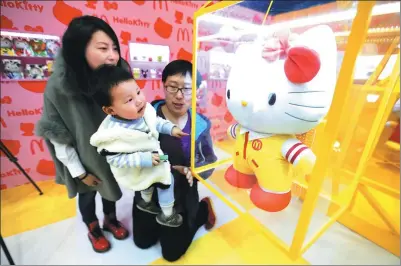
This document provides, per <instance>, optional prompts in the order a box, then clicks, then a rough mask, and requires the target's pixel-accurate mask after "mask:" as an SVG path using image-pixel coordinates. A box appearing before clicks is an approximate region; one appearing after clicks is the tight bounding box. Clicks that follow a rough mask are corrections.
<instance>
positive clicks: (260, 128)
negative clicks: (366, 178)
mask: <svg viewBox="0 0 401 266" xmlns="http://www.w3.org/2000/svg"><path fill="white" fill-rule="evenodd" d="M300 2H306V1H288V2H285V4H283V3H284V2H281V1H275V2H274V3H273V4H272V5H271V8H270V14H269V16H267V17H266V19H265V13H266V11H267V10H268V8H269V6H270V2H269V1H243V2H242V3H240V4H236V5H232V6H230V7H227V8H224V9H222V10H218V11H216V12H213V13H209V14H206V15H203V16H201V17H199V18H198V21H197V23H198V32H197V36H198V42H199V45H198V50H197V58H196V60H197V66H198V71H199V72H200V75H201V76H202V80H203V82H204V88H203V89H199V90H198V102H197V103H198V105H197V111H198V112H199V113H201V114H203V115H204V116H205V117H206V118H208V119H209V120H210V121H211V125H210V132H211V136H212V142H213V148H214V151H215V153H216V155H217V157H218V161H221V160H223V159H226V158H230V157H232V158H233V160H234V161H235V162H234V164H235V168H233V167H232V166H231V164H232V163H227V164H223V165H219V166H218V167H216V168H215V170H214V172H213V173H212V174H211V172H210V171H209V172H208V173H206V172H204V173H202V176H203V177H205V178H206V177H208V179H207V182H208V183H209V184H211V185H212V186H214V187H215V188H216V189H217V190H218V191H220V192H221V193H222V194H223V195H224V196H225V197H226V198H227V199H228V200H230V201H231V202H233V203H234V204H235V205H237V206H239V207H240V208H241V209H242V210H244V211H246V212H249V213H251V214H252V215H253V216H254V217H255V218H256V219H257V220H258V221H259V222H260V223H261V224H263V225H264V226H265V227H266V228H267V229H269V230H270V231H272V232H273V233H274V234H275V235H276V236H277V237H278V238H279V239H281V240H283V241H284V242H285V243H286V244H287V245H290V244H291V242H292V239H293V237H294V232H295V228H296V225H297V221H298V219H299V215H300V212H301V210H302V206H303V198H304V196H305V194H306V187H307V182H306V181H305V176H304V175H303V174H300V173H302V172H303V171H301V170H302V169H303V170H305V169H307V168H308V163H307V162H308V160H309V159H308V158H309V157H308V154H311V153H309V152H305V151H308V149H307V148H305V149H302V150H300V147H304V146H302V144H300V145H299V146H294V144H295V143H296V139H298V140H299V141H300V142H302V143H303V144H304V145H306V146H309V148H310V149H311V150H312V152H316V148H317V147H315V146H314V144H315V143H316V139H318V138H324V137H325V136H324V134H323V132H324V126H325V122H326V121H325V120H324V117H325V115H326V114H327V111H328V110H329V108H330V104H331V100H332V96H333V93H334V89H335V82H336V80H337V76H338V73H339V71H340V69H341V65H342V58H343V56H344V51H345V48H346V45H347V36H348V35H349V31H350V30H351V26H352V23H353V19H354V17H355V15H356V5H357V2H353V1H345V2H341V1H339V2H331V1H329V2H330V3H328V1H321V2H319V1H317V2H315V3H318V5H316V4H315V6H307V7H305V6H302V3H301V4H300ZM322 2H325V3H322ZM303 4H306V3H303ZM386 4H387V5H388V4H389V3H387V2H381V3H378V4H377V6H376V7H375V10H374V16H373V19H372V25H373V23H378V22H375V21H376V20H378V19H379V18H382V19H383V18H385V17H386V16H390V14H394V13H397V12H398V13H399V11H397V10H395V11H394V6H391V7H390V8H389V7H388V6H385V5H386ZM390 4H393V3H392V2H391V3H390ZM398 10H399V7H398ZM384 20H386V19H384ZM381 21H382V20H381ZM397 21H398V20H397ZM386 22H388V20H387V21H386ZM397 25H398V24H397ZM393 26H394V27H395V26H396V24H394V25H393ZM376 27H379V28H381V27H383V26H381V24H380V23H378V24H377V26H376ZM393 29H395V28H393ZM326 30H328V31H327V32H328V33H327V35H325V34H326ZM393 31H394V32H395V30H393ZM397 31H398V30H397ZM317 32H319V34H317ZM372 36H381V35H380V34H379V33H378V31H374V30H373V31H372ZM379 39H380V38H379ZM384 39H386V38H384ZM330 40H332V42H330ZM368 40H369V39H368ZM368 42H369V41H368ZM322 44H323V45H322ZM320 45H321V46H323V48H319V47H320ZM331 45H333V47H335V48H334V49H330V47H331ZM296 47H298V48H299V47H304V48H305V47H306V48H305V50H303V48H299V49H292V48H296ZM312 47H313V48H312ZM375 49H376V48H373V46H369V45H367V46H366V47H365V48H364V51H363V53H362V54H361V56H360V57H359V58H358V60H362V61H361V63H359V61H358V63H357V67H356V68H357V69H356V71H355V82H354V84H353V85H352V86H351V88H349V89H350V90H352V92H351V94H352V96H351V97H350V100H349V101H348V102H347V104H346V105H345V106H344V113H343V114H344V115H343V117H342V120H341V130H340V134H339V135H338V140H337V143H336V145H335V147H333V150H332V152H331V155H330V156H331V158H332V160H331V161H330V165H329V166H328V169H327V176H326V177H325V182H324V185H323V188H322V190H321V193H320V196H319V201H318V204H317V207H316V209H315V211H314V214H313V217H312V222H311V226H310V227H309V231H308V234H307V240H309V239H310V238H311V236H312V235H313V234H315V233H316V232H317V231H318V230H319V229H320V228H321V227H322V226H323V225H324V224H325V223H326V222H327V221H328V220H329V219H330V216H331V215H332V214H333V212H334V211H335V210H336V209H338V208H340V207H342V206H345V204H346V203H348V202H349V200H350V196H351V195H350V193H349V191H350V189H347V188H349V184H350V182H351V181H352V177H347V176H346V175H344V172H345V166H343V165H351V166H352V165H353V164H352V163H353V161H356V162H354V164H355V163H357V161H358V160H359V159H358V158H359V157H357V156H358V155H356V154H357V153H358V149H359V148H353V149H354V150H353V154H355V155H352V156H351V155H349V154H347V151H349V150H351V148H348V149H345V150H344V149H343V146H342V143H343V139H344V138H345V136H347V134H351V133H349V132H351V131H350V129H349V128H348V127H349V126H350V121H349V119H350V117H351V116H350V114H351V113H352V112H353V109H352V108H353V107H352V106H353V105H354V106H355V99H356V98H355V97H357V98H358V99H359V97H361V96H358V95H355V96H354V93H358V92H360V91H361V84H363V82H362V83H360V81H359V79H360V76H363V75H362V74H361V73H363V70H359V68H360V66H365V67H366V63H363V62H364V61H363V60H364V59H361V57H362V56H364V55H365V53H372V51H373V53H376V54H375V55H383V54H384V53H385V50H386V48H382V47H381V46H380V47H378V48H377V49H378V50H375ZM383 49H384V50H383ZM311 50H312V51H311ZM382 51H384V52H382ZM297 52H299V53H300V54H302V55H304V56H306V57H308V58H309V59H310V60H309V61H308V62H316V64H319V63H317V62H318V61H314V59H316V54H317V56H319V59H320V61H319V62H320V65H319V66H320V68H319V67H318V68H316V64H315V65H314V64H309V67H310V68H309V69H308V70H307V72H304V73H307V75H302V74H300V72H299V71H298V70H297V69H296V68H293V67H294V65H291V62H288V61H286V59H287V58H288V57H289V54H291V55H294V54H292V53H297ZM362 58H363V57H362ZM377 58H378V57H375V59H373V57H372V58H369V60H368V61H369V64H373V65H374V66H377V64H378V63H379V62H378V61H377V60H378V59H377ZM371 59H372V60H371ZM294 60H296V59H294ZM365 60H366V59H365ZM374 60H376V61H374ZM391 60H393V59H391ZM371 61H372V62H371ZM365 62H366V61H365ZM298 63H299V64H301V65H302V60H301V61H299V62H298ZM393 64H394V63H393ZM272 66H275V67H272ZM298 66H300V65H298ZM300 68H303V66H300ZM325 71H326V72H325ZM364 71H366V70H364ZM368 71H372V69H371V68H368ZM386 71H387V72H386ZM301 72H302V71H301ZM297 73H298V74H297ZM385 73H389V72H388V69H386V70H385ZM370 74H371V73H369V74H368V76H369V75H370ZM383 75H384V74H383ZM387 75H388V74H387ZM323 76H324V77H325V78H324V80H322V77H323ZM364 78H365V81H366V74H365V77H364ZM198 84H200V82H199V81H198ZM299 84H302V85H299ZM319 93H321V94H319ZM289 94H292V96H293V97H292V98H291V97H289V96H288V95H289ZM364 94H365V95H364V96H363V99H364V101H363V104H362V106H365V107H364V108H365V109H363V111H362V113H361V114H363V116H364V117H365V116H366V117H365V118H363V121H365V120H366V122H370V126H371V123H372V121H373V118H374V115H375V112H376V111H377V107H376V109H371V108H370V104H372V103H371V101H372V100H371V98H372V96H369V101H368V100H367V99H368V94H367V93H366V92H364ZM289 100H292V101H289ZM283 102H285V103H286V106H284V105H283ZM353 102H354V104H352V103H353ZM287 103H288V106H287ZM378 103H380V97H379V98H378V99H376V101H375V103H374V104H375V105H376V104H378ZM290 105H291V106H290ZM283 106H284V107H283ZM358 117H359V116H358ZM368 117H369V118H368ZM204 120H205V119H204V118H201V117H199V116H198V117H197V121H196V122H197V126H199V127H200V128H201V127H202V124H203V121H204ZM315 121H318V122H315ZM235 123H240V124H242V129H243V130H242V131H241V130H238V127H237V131H235V130H233V128H232V127H231V126H232V125H234V124H235ZM359 123H360V120H357V124H358V125H359ZM204 125H206V124H204ZM361 125H362V123H361ZM369 129H370V127H369V126H368V127H364V128H363V130H365V131H366V132H369ZM247 132H248V133H247ZM355 132H356V131H355ZM234 133H235V134H234ZM230 134H234V135H236V137H237V140H236V141H235V140H233V139H231V138H230V137H228V135H230ZM289 134H293V136H292V137H291V136H289ZM352 134H353V135H352V136H353V137H352V138H351V140H356V139H357V140H361V138H357V137H356V136H355V137H354V134H355V133H354V131H352ZM200 137H201V136H199V138H200ZM289 138H292V139H293V140H292V142H291V141H289V142H286V141H288V139H289ZM365 142H366V138H365ZM351 143H352V145H356V143H358V145H359V144H361V142H356V141H351ZM197 144H198V145H201V141H198V142H197ZM362 144H363V142H362ZM362 146H363V145H362ZM199 148H200V151H202V149H201V146H199ZM300 154H301V156H300ZM340 155H346V156H345V157H344V158H345V159H344V160H343V161H344V163H341V164H339V163H338V162H339V156H340ZM298 156H299V158H298ZM206 157H207V155H205V154H201V155H198V157H197V164H196V165H197V166H200V165H204V164H205V163H206V164H207V163H211V161H208V160H207V159H206ZM244 158H245V159H244ZM300 158H304V160H301V159H300ZM350 158H351V159H352V160H351V159H350ZM300 161H302V162H303V163H301V164H299V165H301V166H303V167H304V168H302V167H299V166H298V167H297V165H298V163H299V162H300ZM294 165H295V166H294ZM351 169H355V166H353V168H352V167H351ZM347 171H351V170H350V169H347ZM304 172H307V171H304ZM210 174H211V175H210ZM253 174H256V178H255V176H254V175H253ZM209 175H210V176H209ZM333 177H334V178H333ZM256 180H258V182H256ZM291 183H292V185H291ZM262 186H264V187H263V189H260V188H261V187H262ZM238 187H244V188H238ZM290 189H291V190H292V196H291V195H290V202H289V205H288V206H287V207H285V206H284V205H285V204H284V203H285V202H286V201H287V198H286V196H285V195H288V194H286V193H285V192H287V191H289V190H290ZM277 192H279V193H277ZM333 192H334V196H333ZM331 199H333V200H335V201H337V202H339V204H338V205H335V204H331ZM269 200H270V202H269ZM280 203H281V204H282V206H281V207H280V206H279V205H280ZM256 205H258V206H259V207H260V208H259V207H256ZM261 208H265V209H268V211H264V210H262V209H261ZM347 233H348V232H347ZM327 252H328V251H327ZM333 259H334V260H333V261H336V260H335V259H338V258H333Z"/></svg>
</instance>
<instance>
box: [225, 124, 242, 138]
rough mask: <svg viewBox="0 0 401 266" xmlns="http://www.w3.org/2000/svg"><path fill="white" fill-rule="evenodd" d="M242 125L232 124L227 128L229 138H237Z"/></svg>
mask: <svg viewBox="0 0 401 266" xmlns="http://www.w3.org/2000/svg"><path fill="white" fill-rule="evenodd" d="M239 130H240V125H239V124H238V123H236V124H234V125H231V126H229V127H228V129H227V135H228V137H229V138H232V139H236V138H237V134H238V133H239Z"/></svg>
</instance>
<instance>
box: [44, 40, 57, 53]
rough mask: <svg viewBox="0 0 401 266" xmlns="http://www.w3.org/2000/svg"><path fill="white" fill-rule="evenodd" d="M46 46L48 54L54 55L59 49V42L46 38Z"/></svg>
mask: <svg viewBox="0 0 401 266" xmlns="http://www.w3.org/2000/svg"><path fill="white" fill-rule="evenodd" d="M46 48H47V51H48V53H49V54H50V55H56V54H57V52H58V50H59V49H60V43H59V42H58V41H56V40H47V43H46Z"/></svg>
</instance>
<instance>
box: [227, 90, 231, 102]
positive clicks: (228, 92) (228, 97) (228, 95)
mask: <svg viewBox="0 0 401 266" xmlns="http://www.w3.org/2000/svg"><path fill="white" fill-rule="evenodd" d="M227 99H229V100H230V90H227Z"/></svg>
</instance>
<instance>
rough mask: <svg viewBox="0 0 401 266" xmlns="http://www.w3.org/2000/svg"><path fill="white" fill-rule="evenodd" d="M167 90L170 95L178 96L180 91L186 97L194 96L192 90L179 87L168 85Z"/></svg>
mask: <svg viewBox="0 0 401 266" xmlns="http://www.w3.org/2000/svg"><path fill="white" fill-rule="evenodd" d="M165 88H166V91H168V92H169V93H172V94H176V93H178V91H180V92H181V93H182V94H183V95H186V96H189V95H192V88H178V87H175V86H171V85H167V86H166V87H165Z"/></svg>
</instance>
